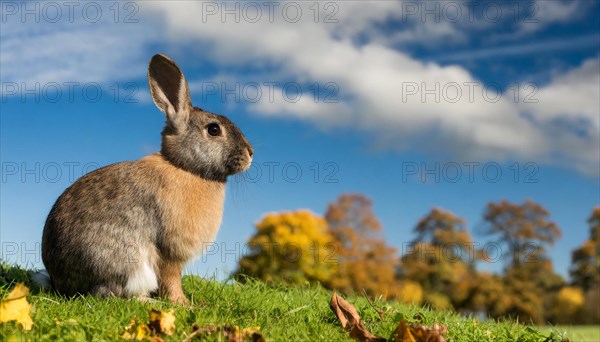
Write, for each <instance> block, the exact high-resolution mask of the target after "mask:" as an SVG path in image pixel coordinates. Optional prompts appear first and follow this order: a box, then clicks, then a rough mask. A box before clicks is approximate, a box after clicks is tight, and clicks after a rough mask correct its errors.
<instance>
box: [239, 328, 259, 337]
mask: <svg viewBox="0 0 600 342" xmlns="http://www.w3.org/2000/svg"><path fill="white" fill-rule="evenodd" d="M259 331H260V327H248V328H244V329H242V335H243V336H244V338H245V339H251V338H252V335H254V334H255V333H258V332H259Z"/></svg>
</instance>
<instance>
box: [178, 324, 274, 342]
mask: <svg viewBox="0 0 600 342" xmlns="http://www.w3.org/2000/svg"><path fill="white" fill-rule="evenodd" d="M259 330H260V327H249V328H244V329H240V327H238V326H237V325H231V324H225V325H224V326H223V327H219V326H216V325H212V324H211V325H208V326H206V327H198V326H197V325H196V324H194V325H193V331H192V333H191V334H190V335H188V336H187V337H186V338H185V339H184V340H183V341H184V342H189V341H191V340H192V339H193V338H194V337H195V336H197V335H204V334H205V335H210V334H212V333H214V332H219V331H220V332H221V333H222V334H223V337H225V339H226V340H227V341H229V342H243V341H252V342H264V341H265V338H264V337H263V336H262V335H261V334H259V333H258V331H259ZM219 340H221V339H219Z"/></svg>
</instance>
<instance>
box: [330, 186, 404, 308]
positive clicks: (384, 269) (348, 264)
mask: <svg viewBox="0 0 600 342" xmlns="http://www.w3.org/2000/svg"><path fill="white" fill-rule="evenodd" d="M325 219H326V220H327V222H328V224H329V232H330V234H331V235H332V236H333V239H334V241H335V245H336V256H337V261H338V265H339V267H338V269H337V271H336V272H335V273H334V275H333V277H332V278H331V280H330V281H329V282H328V283H327V285H328V286H329V287H331V288H334V289H337V290H340V291H342V292H344V293H361V292H362V290H364V291H365V292H366V293H367V294H368V295H369V296H379V295H381V296H384V297H388V298H390V297H397V296H398V294H399V288H398V282H397V280H396V277H395V273H396V266H397V263H398V262H397V259H396V256H395V253H396V251H395V249H394V248H392V247H390V246H388V245H387V244H386V243H385V241H384V240H383V238H382V237H381V230H382V229H381V224H380V223H379V220H377V218H376V217H375V214H374V213H373V209H372V205H371V201H370V200H369V199H368V198H366V197H365V196H363V195H360V194H345V195H341V196H340V197H339V198H338V200H337V201H336V202H335V203H331V204H329V206H328V208H327V213H326V214H325Z"/></svg>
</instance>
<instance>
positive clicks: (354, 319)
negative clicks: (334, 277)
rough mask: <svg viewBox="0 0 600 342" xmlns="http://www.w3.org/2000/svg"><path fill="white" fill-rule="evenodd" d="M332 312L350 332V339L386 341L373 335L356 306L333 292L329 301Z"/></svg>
mask: <svg viewBox="0 0 600 342" xmlns="http://www.w3.org/2000/svg"><path fill="white" fill-rule="evenodd" d="M329 307H330V308H331V311H333V313H334V314H335V315H336V317H337V318H338V319H339V320H340V323H341V324H342V327H344V328H345V329H346V330H348V331H349V332H350V337H352V338H353V339H355V340H357V341H367V342H379V341H385V339H384V338H383V337H378V336H375V335H373V334H371V333H370V332H369V331H368V330H367V328H366V327H365V326H364V325H363V324H362V322H361V321H360V315H359V314H358V311H356V308H355V307H354V305H352V304H350V303H348V301H346V300H345V299H344V298H342V297H340V296H338V294H337V292H335V291H334V292H333V295H332V296H331V300H330V301H329Z"/></svg>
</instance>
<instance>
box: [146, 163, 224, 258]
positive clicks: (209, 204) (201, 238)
mask: <svg viewBox="0 0 600 342" xmlns="http://www.w3.org/2000/svg"><path fill="white" fill-rule="evenodd" d="M139 163H140V166H143V167H144V168H148V170H149V171H150V172H156V173H157V174H160V175H161V177H163V178H164V181H163V182H162V183H163V184H165V186H163V187H161V188H160V189H157V191H156V199H157V202H158V205H159V206H160V209H161V212H162V213H163V222H164V231H163V232H162V234H163V236H164V239H163V244H164V246H163V248H164V251H162V252H163V255H162V256H163V257H166V258H168V259H169V260H172V261H175V262H182V261H183V262H185V261H187V260H189V259H191V258H193V257H194V256H196V255H198V254H199V253H202V251H203V250H204V249H205V248H206V247H207V246H206V245H205V246H202V244H207V243H211V242H212V241H214V238H215V236H216V234H217V231H218V230H219V226H220V225H221V220H222V218H223V204H224V201H225V183H221V182H217V181H211V180H206V179H203V178H201V177H198V176H196V175H194V174H192V173H190V172H187V171H184V170H182V169H180V168H177V167H175V166H174V165H173V164H171V163H170V162H168V161H166V160H165V159H164V158H163V157H162V155H161V154H160V153H156V154H153V155H150V156H147V157H144V158H142V159H140V160H139ZM167 251H169V252H167ZM165 254H166V255H165Z"/></svg>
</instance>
